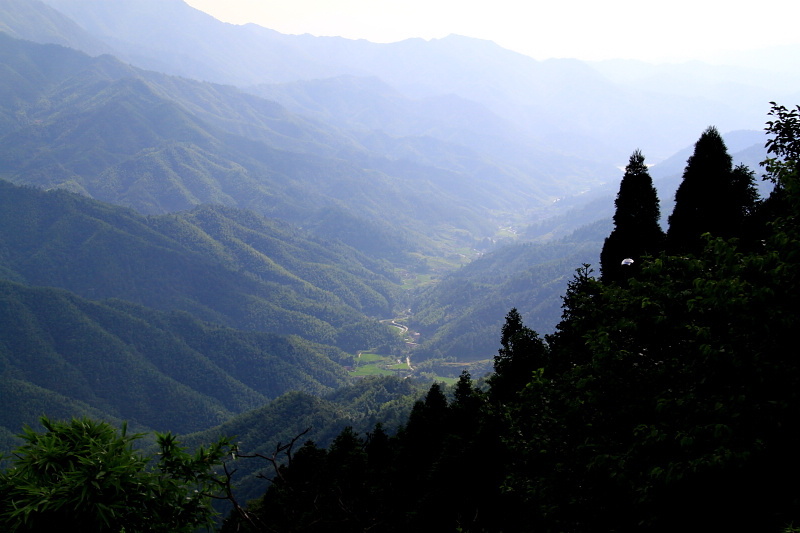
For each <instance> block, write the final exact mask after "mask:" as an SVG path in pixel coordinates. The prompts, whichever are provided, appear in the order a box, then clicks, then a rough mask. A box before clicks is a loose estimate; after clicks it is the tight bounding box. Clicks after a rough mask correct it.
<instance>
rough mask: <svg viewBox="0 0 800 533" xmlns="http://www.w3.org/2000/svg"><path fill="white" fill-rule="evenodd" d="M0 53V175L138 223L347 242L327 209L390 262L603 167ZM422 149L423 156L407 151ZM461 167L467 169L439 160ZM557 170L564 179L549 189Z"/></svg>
mask: <svg viewBox="0 0 800 533" xmlns="http://www.w3.org/2000/svg"><path fill="white" fill-rule="evenodd" d="M0 46H1V47H2V55H1V57H0V60H2V68H3V69H4V70H5V71H6V72H7V76H6V80H5V83H3V85H2V86H0V140H1V141H2V142H0V159H2V161H3V163H2V165H0V177H2V178H4V179H7V180H9V181H12V182H14V183H18V184H27V185H35V186H39V187H44V188H54V187H57V188H65V189H68V190H71V191H73V192H79V193H81V194H84V195H87V196H91V197H93V198H95V199H99V200H103V201H107V202H111V203H116V204H121V205H125V206H129V207H133V208H135V209H136V210H138V211H139V212H142V213H146V214H158V213H165V212H174V211H178V210H185V209H189V208H191V207H192V206H195V205H198V204H201V203H212V204H221V205H227V206H236V207H240V208H247V209H251V210H254V211H256V212H258V213H261V214H263V215H267V216H271V217H277V218H281V219H283V220H286V221H289V222H291V223H294V224H298V225H303V226H308V227H315V226H317V225H320V224H319V223H320V222H321V221H322V220H323V219H324V226H325V228H324V229H325V230H326V235H333V236H334V237H336V238H341V239H342V240H345V241H347V239H348V238H350V241H347V242H350V243H351V244H357V243H359V242H360V241H359V240H358V239H353V238H352V236H351V233H352V226H351V225H347V224H341V225H339V222H341V221H340V220H339V219H338V218H325V216H326V214H327V213H330V210H331V209H336V210H339V211H343V212H345V213H346V214H347V215H348V217H345V218H343V219H342V221H344V222H347V221H348V218H349V219H355V220H357V221H359V222H358V225H357V226H358V227H359V228H360V231H359V232H358V233H359V236H360V237H362V238H363V237H364V236H368V235H369V234H370V233H371V232H373V231H375V230H376V229H378V230H379V234H385V237H388V238H385V239H384V241H386V242H389V241H390V239H394V240H397V241H398V245H396V246H394V247H390V249H389V250H386V251H384V250H381V249H376V248H374V247H373V248H372V249H370V250H369V251H370V253H373V252H375V251H381V252H383V253H384V256H385V257H391V259H392V260H393V261H395V262H402V260H403V259H405V260H406V261H411V258H410V257H408V256H407V253H408V252H415V251H416V252H425V253H427V254H431V253H434V252H436V253H440V252H441V250H440V249H439V248H440V247H441V248H446V249H449V250H451V251H452V250H453V249H455V248H460V247H463V246H465V245H466V246H471V245H472V244H473V243H474V242H476V240H479V239H483V238H485V237H488V236H492V235H493V234H494V233H495V232H496V230H497V226H498V224H499V222H498V220H503V219H507V218H509V217H512V218H513V217H514V216H518V215H519V214H520V213H522V212H523V211H524V210H525V209H527V208H528V207H529V206H530V205H540V204H543V203H544V202H547V201H549V200H550V199H552V198H554V197H556V196H559V195H563V194H567V193H569V192H570V191H575V190H577V189H578V187H580V186H582V184H586V183H588V182H591V181H593V180H594V177H593V175H594V174H595V173H596V171H597V169H598V168H604V167H603V166H600V165H595V164H593V163H590V162H586V161H581V160H578V159H572V160H569V161H566V160H564V159H563V158H562V159H560V160H559V162H558V163H555V162H553V163H552V164H547V165H545V164H544V163H541V161H543V160H544V158H546V156H545V155H543V156H542V158H539V159H540V162H539V164H531V163H530V162H523V161H514V160H512V159H509V158H506V157H504V156H502V157H498V156H487V155H484V154H482V153H478V152H476V151H475V149H474V148H467V147H464V146H463V145H461V144H454V143H447V142H438V143H436V145H435V149H434V150H431V149H430V147H431V146H433V144H432V141H424V140H423V141H420V140H419V138H417V139H411V140H408V141H407V144H408V145H409V147H410V149H409V150H406V151H405V152H404V153H400V152H398V151H397V150H395V148H393V147H392V146H390V145H393V144H395V143H396V142H400V143H401V144H402V143H404V142H405V141H398V140H393V141H391V142H387V143H385V144H383V143H380V142H377V143H376V142H373V141H372V140H369V139H363V142H362V140H361V139H359V138H358V136H354V135H350V134H345V133H343V132H342V131H340V130H338V129H337V128H335V127H333V126H330V125H327V124H324V123H321V122H319V121H316V120H313V119H309V118H304V117H302V116H300V115H297V114H295V113H291V112H289V111H287V110H286V109H285V108H283V107H282V106H280V105H279V104H277V103H275V102H271V101H268V100H264V99H262V98H259V97H256V96H253V95H249V94H246V93H244V92H242V91H241V90H239V89H236V88H233V87H230V86H219V85H212V84H208V83H201V82H197V81H192V80H187V79H183V78H176V77H171V76H166V75H163V74H158V73H155V72H149V71H143V70H139V69H136V68H134V67H132V66H130V65H126V64H123V63H121V62H119V61H117V60H116V59H114V58H112V57H110V56H100V57H97V58H91V57H88V56H86V55H83V54H81V53H79V52H76V51H73V50H68V49H64V48H60V47H56V46H54V45H36V44H33V43H29V42H25V41H19V40H14V39H11V38H10V37H8V36H6V35H1V36H0ZM501 144H502V143H501ZM426 145H428V146H429V149H427V151H428V155H424V154H422V151H419V150H418V149H417V148H421V147H425V146H426ZM459 160H464V161H467V162H469V164H461V165H457V164H447V163H444V162H446V161H451V162H456V161H459ZM555 165H557V166H558V167H559V168H561V169H562V171H563V172H568V173H569V174H570V176H572V178H571V179H570V180H563V179H560V178H559V179H557V178H556V177H555V176H554V175H553V172H552V169H550V168H549V167H552V166H555ZM544 167H548V168H547V169H545V168H544ZM567 168H569V169H570V170H568V171H567V170H565V169H567ZM487 178H491V179H487ZM389 226H390V227H392V228H394V229H393V230H391V231H387V227H389ZM397 228H400V229H397ZM454 235H455V236H457V239H452V237H453V236H454Z"/></svg>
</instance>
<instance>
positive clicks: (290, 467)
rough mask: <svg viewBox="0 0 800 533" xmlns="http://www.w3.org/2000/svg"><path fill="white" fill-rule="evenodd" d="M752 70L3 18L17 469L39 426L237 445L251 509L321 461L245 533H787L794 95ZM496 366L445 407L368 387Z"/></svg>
mask: <svg viewBox="0 0 800 533" xmlns="http://www.w3.org/2000/svg"><path fill="white" fill-rule="evenodd" d="M67 47H69V48H67ZM87 54H90V55H87ZM103 54H104V55H103ZM737 72H739V71H737ZM737 75H738V74H737ZM735 79H737V78H736V75H733V74H731V71H730V70H728V69H725V68H720V69H717V68H713V69H712V68H709V69H704V68H703V67H702V66H699V67H698V66H694V65H682V66H674V67H663V68H662V67H653V68H652V69H651V68H650V67H645V66H642V65H638V64H629V63H605V64H587V63H583V62H580V61H573V60H550V61H535V60H533V59H531V58H529V57H525V56H523V55H521V54H517V53H514V52H510V51H508V50H504V49H502V48H501V47H499V46H497V45H495V44H494V43H491V42H487V41H481V40H477V39H470V38H466V37H461V36H456V35H451V36H449V37H447V38H444V39H433V40H430V41H423V40H421V39H411V40H408V41H403V42H400V43H392V44H374V43H368V42H366V41H351V40H347V39H341V38H317V37H313V36H310V35H303V36H290V35H282V34H280V33H278V32H275V31H272V30H268V29H266V28H261V27H259V26H256V25H246V26H235V25H231V24H223V23H221V22H219V21H217V20H215V19H213V18H212V17H210V16H207V15H205V14H203V13H201V12H199V11H197V10H195V9H193V8H191V7H189V6H188V5H187V4H185V3H184V2H183V1H182V0H114V1H109V0H48V1H47V2H46V3H42V2H39V1H38V0H26V1H21V0H7V1H4V2H0V398H2V401H3V407H4V409H3V411H2V413H0V451H2V450H7V449H8V448H9V446H10V445H11V444H13V442H14V441H13V437H12V434H14V433H16V432H18V431H19V429H20V427H21V426H23V425H24V424H26V423H27V424H35V421H36V420H37V418H38V416H39V415H40V414H42V413H46V414H48V415H49V416H51V417H54V418H68V417H70V416H72V415H76V414H77V415H89V416H91V417H92V418H97V419H103V420H107V421H111V422H114V423H118V422H121V421H122V420H128V421H130V423H131V426H132V428H134V429H135V430H145V431H149V430H157V431H165V430H172V431H175V432H180V433H190V432H191V433H192V434H191V435H188V436H187V437H186V438H185V442H186V443H187V444H189V445H192V446H194V445H198V444H202V443H208V442H213V441H215V439H217V438H218V436H219V434H220V433H224V434H227V435H229V436H231V438H232V439H234V437H235V440H226V441H225V442H226V443H227V444H226V446H227V445H230V446H231V449H230V450H228V452H229V453H225V454H224V456H225V457H224V458H220V457H218V456H212V455H213V454H212V455H209V456H208V458H209V462H208V463H207V464H204V465H203V466H204V468H206V469H207V470H208V472H206V474H207V475H211V476H216V475H221V477H215V478H214V480H215V481H214V483H221V485H215V486H217V487H222V488H225V486H226V483H227V482H229V481H230V477H227V478H226V474H227V475H231V476H232V475H233V474H232V470H233V469H236V468H237V467H236V466H232V463H231V462H230V461H231V460H233V459H235V458H237V457H239V456H240V455H241V456H243V455H246V454H251V455H252V454H257V455H258V454H260V455H263V456H265V457H267V458H268V460H267V463H269V458H270V457H271V454H273V453H278V452H276V449H278V450H279V449H280V444H279V442H280V443H283V444H286V443H287V442H293V443H294V444H295V446H294V447H293V449H292V450H290V451H291V452H292V453H290V454H286V453H285V452H286V449H284V450H283V452H281V453H283V455H282V457H284V458H285V459H286V460H287V463H286V464H285V465H284V466H283V467H281V468H280V469H279V470H277V471H273V470H269V469H266V470H265V469H263V468H262V466H263V465H264V463H258V462H257V461H247V462H243V463H239V465H241V466H239V467H238V469H239V474H240V476H241V477H243V480H242V481H241V483H242V487H244V492H243V493H242V495H243V497H249V496H259V498H258V499H257V500H255V501H253V502H250V503H249V504H247V509H248V512H249V513H250V515H245V514H238V515H232V516H231V518H230V519H229V521H228V523H227V524H226V526H225V527H226V528H231V530H235V529H236V528H244V530H248V529H249V530H251V531H253V532H255V531H259V530H262V529H264V530H268V529H270V528H272V529H277V530H293V531H315V530H316V531H318V530H334V529H335V530H354V531H355V530H365V529H371V530H375V531H394V530H397V531H409V530H427V529H437V530H439V529H441V530H445V531H446V530H452V529H460V530H470V531H500V530H503V531H515V530H537V531H590V530H603V531H613V530H616V531H629V530H633V529H648V530H665V531H667V530H674V529H677V528H678V527H679V526H682V525H685V524H686V523H688V522H689V521H690V520H691V518H692V516H690V515H692V513H693V514H694V515H695V516H697V517H699V518H697V523H698V524H699V525H700V526H701V527H702V528H705V529H714V528H715V527H722V528H728V529H733V528H734V527H735V526H737V525H742V524H743V525H745V526H747V527H749V528H750V529H754V530H756V529H766V530H770V531H777V530H778V529H779V528H781V527H786V526H787V525H788V524H790V523H791V521H792V520H796V519H798V518H800V514H798V512H797V510H798V508H800V507H799V506H798V502H797V499H796V498H795V497H794V491H793V489H792V488H791V487H792V486H793V485H792V483H793V482H794V479H796V475H797V473H799V472H800V467H798V462H797V460H796V459H795V455H796V454H795V453H794V450H795V449H796V448H797V445H798V444H799V443H800V437H798V431H797V428H796V419H797V410H798V405H800V404H798V399H797V393H796V391H797V390H799V388H798V383H797V379H796V376H797V375H798V374H797V370H798V369H797V368H796V367H797V365H796V362H795V361H794V360H793V358H792V357H791V351H790V350H788V351H787V350H786V346H788V345H791V338H792V333H793V328H794V327H795V326H796V322H797V320H796V318H797V317H796V314H797V313H796V310H795V307H796V306H795V303H794V302H795V300H796V296H797V280H796V277H797V276H796V272H797V268H796V266H797V265H796V262H797V261H796V258H797V250H796V243H797V228H796V219H797V216H798V212H797V194H798V187H797V183H796V182H797V154H798V149H797V146H796V145H797V120H798V116H797V114H798V112H800V109H798V110H796V111H795V110H786V109H785V108H781V107H779V106H773V110H772V115H773V119H774V121H773V122H770V123H769V126H768V130H769V131H770V132H771V133H772V135H773V140H771V141H769V143H768V145H767V149H768V150H770V155H773V156H776V157H778V159H772V160H770V161H768V163H767V165H766V171H767V172H768V174H769V176H770V177H771V179H772V182H774V183H775V184H776V185H775V191H774V192H773V194H772V196H771V197H770V198H769V199H768V200H766V201H762V198H759V197H758V196H757V194H756V188H755V186H754V185H755V184H754V179H755V174H754V173H753V172H752V171H751V170H755V169H756V165H757V164H758V162H759V161H760V160H762V159H763V158H764V149H763V148H762V146H763V137H761V136H759V138H758V139H754V138H753V133H752V131H746V130H745V129H746V128H750V129H753V128H759V127H761V123H762V122H763V120H762V119H761V118H760V117H763V113H764V112H765V111H766V108H767V105H766V102H767V101H768V100H769V99H779V98H781V97H782V92H784V91H785V92H789V93H791V92H792V91H795V89H794V87H796V86H797V85H796V77H793V75H787V76H786V77H785V78H780V79H779V78H778V77H775V76H766V75H765V76H763V77H762V76H760V75H759V73H757V72H754V71H750V72H748V73H747V77H746V78H742V79H745V80H746V82H745V83H744V84H743V85H739V86H736V87H734V86H733V85H732V84H731V82H732V80H735ZM686 80H692V83H693V84H695V85H693V86H696V87H697V88H698V90H697V92H696V93H695V92H693V91H691V90H690V91H687V90H686V88H685V85H682V83H683V82H684V81H686ZM763 80H768V83H770V84H773V85H772V86H771V87H769V89H770V90H772V89H773V88H775V87H777V90H774V91H772V92H768V91H767V87H766V86H765V85H764V83H765V82H764V81H763ZM776 93H777V94H776ZM795 94H796V91H795ZM759 102H761V103H760V104H759ZM759 106H762V107H759ZM756 108H759V109H758V110H756ZM755 117H759V118H758V119H756V118H755ZM709 124H717V125H718V126H719V128H721V130H718V129H716V128H714V127H709ZM734 128H735V129H739V130H740V131H738V132H734V134H733V135H729V136H727V137H724V136H723V135H722V133H724V132H725V131H726V130H730V129H734ZM704 130H705V132H704V133H703V135H702V136H701V138H700V141H698V143H697V144H696V145H695V146H694V147H693V148H688V149H687V150H686V151H684V152H679V153H678V154H676V155H674V156H673V157H671V158H670V157H668V156H670V154H672V153H673V152H674V151H675V150H678V149H680V148H681V147H682V146H686V145H688V142H689V140H690V139H693V138H696V137H697V135H698V134H700V132H703V131H704ZM637 148H638V149H637ZM639 149H641V150H639ZM632 152H633V154H634V156H632V157H631V158H630V160H629V165H628V167H627V168H626V169H625V170H624V171H623V170H622V168H623V166H624V162H625V159H626V158H627V157H628V156H629V154H631V153H632ZM645 156H647V162H648V163H649V162H657V161H660V160H662V159H663V160H664V162H663V164H662V165H656V166H655V167H652V168H649V167H648V166H647V165H646V164H645V159H644V157H645ZM665 158H666V159H665ZM687 161H688V164H687ZM739 162H744V163H746V164H747V165H749V167H750V169H747V168H745V167H739V166H737V164H738V163H739ZM623 172H624V173H625V174H624V179H623V181H622V183H620V178H621V177H622V176H623ZM681 172H683V173H682V174H681ZM651 175H652V177H653V178H654V179H652V180H651V179H650V176H651ZM711 178H713V179H711ZM653 186H655V188H657V189H658V192H659V193H660V197H661V198H660V200H661V203H660V204H659V201H658V198H657V197H656V196H655V192H656V191H655V190H654V189H653ZM769 188H770V187H764V188H762V189H761V190H762V193H764V192H767V191H768V190H769ZM676 189H677V190H678V194H677V195H673V192H674V191H675V190H676ZM617 191H619V192H618V193H617ZM614 194H617V196H616V198H617V202H616V204H615V203H614V201H613V200H614ZM673 197H674V199H675V200H674V202H673ZM673 204H675V206H674V210H673ZM615 207H616V210H615V209H614V208H615ZM659 209H660V212H661V215H662V216H661V225H662V226H664V228H663V229H664V230H667V229H669V232H668V237H669V238H668V239H667V240H666V242H664V238H663V235H662V234H661V231H660V229H659V228H658V227H657V225H658V220H659ZM615 211H616V213H615ZM670 213H672V216H671V217H669V219H668V221H667V216H668V215H669V214H670ZM612 214H613V215H614V218H613V219H612V218H611V216H612ZM612 220H613V230H612ZM642 221H644V222H646V225H645V224H644V223H643V222H642ZM666 226H669V228H667V227H666ZM641 229H647V232H643V231H638V230H641ZM706 231H709V232H711V235H710V236H709V235H704V233H705V232H706ZM606 237H609V238H608V240H606V252H607V253H604V258H603V277H602V278H599V277H598V276H595V275H591V270H590V268H591V267H587V266H583V267H581V265H584V264H586V263H592V264H593V265H594V268H595V270H597V259H598V257H599V256H600V250H601V247H602V245H603V242H604V239H605V238H606ZM641 241H646V242H644V243H643V242H641ZM619 256H624V257H626V258H627V257H630V258H633V259H634V262H633V264H625V265H622V264H619V263H618V257H619ZM608 265H612V266H613V267H619V268H615V270H614V272H615V273H616V274H619V275H608V273H609V272H611V268H608ZM576 268H577V269H578V271H577V274H574V272H575V271H576ZM564 294H565V296H564V298H563V300H562V299H561V295H564ZM559 316H561V318H560V321H559V318H558V317H559ZM503 317H505V323H504V322H503ZM523 318H524V321H523ZM388 322H391V323H392V326H391V327H390V326H389V325H388V324H387V323H388ZM408 328H410V330H408ZM397 330H405V331H404V332H403V333H402V334H401V335H398V334H397V332H396V331H397ZM537 332H538V333H537ZM414 333H419V335H418V336H415V335H414ZM412 341H416V342H412ZM498 347H499V351H498ZM365 350H374V351H375V352H378V353H375V354H373V353H369V354H364V353H362V352H363V351H365ZM389 354H390V355H391V357H390V356H389ZM494 354H497V355H496V356H495V358H494V363H495V366H494V368H495V373H494V374H493V375H491V376H489V377H486V378H481V379H480V380H479V381H478V382H477V383H476V382H474V381H473V380H472V379H471V376H469V375H468V374H467V373H464V374H462V376H461V379H460V380H459V381H458V383H457V384H456V385H454V386H452V387H445V386H443V385H440V384H439V383H436V384H434V385H433V386H432V387H430V390H429V392H428V395H427V397H426V398H425V399H424V400H422V401H419V402H417V403H414V398H416V397H417V396H419V391H420V389H419V387H420V382H418V381H415V380H414V379H412V378H409V379H404V380H399V379H396V378H387V377H380V378H378V377H373V378H365V379H361V380H359V379H356V378H354V377H353V375H352V374H349V373H348V370H349V368H348V367H349V366H350V365H351V364H353V363H354V362H359V361H365V360H367V359H369V358H372V357H375V358H385V359H391V364H387V365H386V366H385V367H382V368H380V369H378V368H377V367H376V372H382V373H384V374H387V373H391V372H398V373H399V372H400V369H402V372H403V373H404V374H408V375H412V376H413V375H416V376H417V377H418V376H420V375H422V376H424V377H425V378H426V380H427V382H426V383H425V388H427V387H429V386H430V377H431V374H429V373H428V372H427V371H428V370H430V369H432V368H434V366H435V365H440V366H444V365H445V363H446V364H448V365H450V364H451V363H453V365H450V366H448V368H453V367H454V366H455V364H469V363H471V364H473V365H475V366H474V367H472V368H482V367H481V366H480V365H482V364H483V365H485V364H486V362H487V361H488V359H489V358H490V357H491V356H492V355H494ZM367 356H368V357H367ZM476 360H477V361H478V362H476ZM426 365H427V366H426ZM414 367H416V368H414ZM451 372H452V371H451ZM451 375H452V374H451ZM434 378H435V379H439V377H436V376H434ZM81 425H83V426H86V427H90V426H92V424H90V423H87V422H82V421H76V422H74V423H73V426H74V427H73V429H74V428H75V427H78V429H79V426H81ZM45 426H50V427H45V429H46V432H45V434H44V435H45V437H43V438H44V440H45V442H47V439H50V438H51V436H52V435H51V433H53V428H56V426H54V425H52V424H45ZM345 426H350V427H349V428H348V429H345V430H344V431H342V428H344V427H345ZM58 427H61V426H58ZM92 427H93V426H92ZM103 427H105V426H103ZM306 428H310V429H309V431H308V433H305V434H302V435H303V438H302V440H293V439H295V438H296V437H298V435H300V434H301V433H302V431H304V430H305V429H306ZM62 429H63V428H62ZM123 433H124V431H123ZM31 435H32V433H28V436H31ZM123 437H124V435H123ZM31 438H32V437H31ZM170 438H171V437H170ZM306 439H309V441H308V442H306V443H305V444H303V441H305V440H306ZM34 440H35V439H34ZM123 440H124V439H123ZM170 442H172V441H170ZM235 443H238V444H235ZM326 447H327V449H326ZM120 449H122V448H120ZM217 451H219V450H217ZM126 453H127V452H126ZM281 453H278V455H280V454H281ZM23 456H25V455H24V454H23V455H18V457H17V459H20V460H21V457H23ZM25 457H27V456H25ZM163 457H172V456H171V455H169V454H166V455H164V456H163ZM198 457H201V458H202V457H203V456H202V454H201V455H200V456H198ZM240 458H241V459H244V457H240ZM170 460H171V459H170ZM225 461H227V462H225ZM476 461H478V463H476ZM220 462H224V464H225V465H226V466H227V467H229V468H230V469H229V470H213V468H220V464H219V463H220ZM17 464H18V466H23V465H21V463H19V462H18V463H17ZM87 464H88V463H87ZM143 464H144V463H142V465H143ZM244 464H246V465H247V466H244ZM476 464H477V466H475V465H476ZM465 465H473V466H474V467H470V466H465ZM173 466H175V465H173ZM19 471H21V470H17V472H19ZM186 472H189V473H192V472H193V470H191V469H188V470H186ZM776 472H777V473H776ZM259 474H261V475H264V474H266V475H268V476H277V477H275V479H274V480H273V483H272V484H271V485H269V488H268V489H267V488H266V487H265V485H264V480H263V479H261V478H259V477H258V475H259ZM15 475H16V474H14V476H15ZM70 475H77V473H74V474H72V473H71V474H70ZM93 475H94V474H93ZM14 476H12V475H6V473H2V474H0V524H2V525H3V527H5V524H6V523H8V524H11V523H12V521H8V522H2V521H4V520H11V519H12V518H15V517H18V515H19V514H20V513H21V512H22V511H20V510H19V509H22V507H18V506H17V501H16V500H14V501H12V499H10V498H11V496H10V495H11V494H12V493H16V492H19V491H16V489H17V488H19V486H17V485H15V483H16V481H15V480H20V479H22V478H20V477H14ZM34 477H35V476H34ZM51 477H52V476H51ZM95 479H99V478H95ZM197 479H199V478H197ZM34 481H35V480H34ZM443 481H445V482H446V483H447V484H448V485H447V487H448V490H446V491H443V490H442V488H441V487H442V482H443ZM34 485H35V483H34ZM78 486H80V485H79V484H78ZM12 489H13V490H12ZM265 490H266V494H264V491H265ZM15 491H16V492H15ZM262 496H263V497H262ZM194 497H195V498H198V500H205V496H204V495H200V496H194ZM240 503H242V504H244V503H245V502H244V501H241V502H240ZM206 504H207V503H204V504H203V505H206ZM42 505H44V504H42ZM61 507H62V508H64V509H65V508H67V507H69V506H61ZM34 508H35V506H34ZM69 508H70V509H72V507H69ZM177 508H181V509H182V507H181V506H177ZM734 510H735V511H736V512H732V511H734ZM25 512H27V511H25ZM58 512H61V511H58ZM101 514H102V513H101ZM54 516H56V519H54V522H55V523H61V522H63V521H64V520H61V519H58V517H60V516H61V515H58V513H56V515H54ZM248 516H249V517H248ZM264 517H267V518H268V519H269V520H270V524H271V525H270V526H269V527H268V528H262V527H261V525H259V522H258V521H257V520H256V519H258V520H261V519H262V518H264ZM715 520H716V522H715ZM13 523H14V524H17V525H19V522H13ZM187 523H188V522H187ZM520 524H525V525H524V526H522V527H521V526H520ZM17 525H15V526H14V527H17ZM184 525H186V524H184ZM759 526H762V527H759ZM19 527H20V528H22V529H24V523H23V525H22V526H19ZM0 529H2V527H0ZM86 529H91V527H89V526H86ZM119 529H120V528H116V529H115V531H117V530H119ZM238 530H241V529H238ZM131 533H133V532H131Z"/></svg>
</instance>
